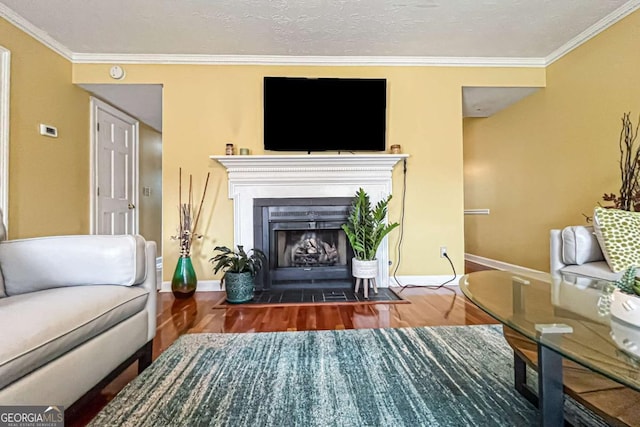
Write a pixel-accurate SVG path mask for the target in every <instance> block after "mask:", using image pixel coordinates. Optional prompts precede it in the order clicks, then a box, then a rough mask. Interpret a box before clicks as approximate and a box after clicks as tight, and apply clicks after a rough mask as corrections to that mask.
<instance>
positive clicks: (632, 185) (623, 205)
mask: <svg viewBox="0 0 640 427" xmlns="http://www.w3.org/2000/svg"><path fill="white" fill-rule="evenodd" d="M629 115H630V113H624V114H623V115H622V130H621V131H620V141H619V147H620V178H621V185H620V194H619V195H616V194H613V193H610V194H604V195H603V196H602V199H603V200H605V201H607V202H613V204H614V206H612V207H614V208H616V209H622V210H625V211H640V182H639V178H640V150H639V149H638V147H636V146H635V142H636V138H637V137H638V126H640V119H639V120H638V125H636V127H635V129H634V128H633V123H631V119H630V118H629Z"/></svg>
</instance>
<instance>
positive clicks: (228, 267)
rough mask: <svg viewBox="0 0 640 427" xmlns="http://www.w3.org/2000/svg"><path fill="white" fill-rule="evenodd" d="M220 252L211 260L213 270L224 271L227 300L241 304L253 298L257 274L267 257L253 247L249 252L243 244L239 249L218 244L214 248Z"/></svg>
mask: <svg viewBox="0 0 640 427" xmlns="http://www.w3.org/2000/svg"><path fill="white" fill-rule="evenodd" d="M213 251H214V252H218V254H217V255H216V256H214V257H213V258H211V259H210V260H209V262H211V263H212V264H213V271H214V273H217V272H218V271H220V270H222V271H224V277H223V282H224V287H225V289H226V291H227V302H230V303H233V304H239V303H243V302H247V301H251V300H252V299H253V292H254V290H255V281H254V279H255V277H256V274H258V272H259V271H260V270H261V269H262V265H263V264H264V263H265V262H266V261H267V257H266V256H265V255H264V252H262V251H261V250H259V249H251V250H249V251H248V252H246V251H245V250H244V247H243V246H242V245H238V247H237V250H235V251H234V250H232V249H229V248H228V247H226V246H216V247H215V249H214V250H213Z"/></svg>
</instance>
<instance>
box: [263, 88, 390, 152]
mask: <svg viewBox="0 0 640 427" xmlns="http://www.w3.org/2000/svg"><path fill="white" fill-rule="evenodd" d="M386 106H387V81H386V80H385V79H338V78H318V79H313V78H292V77H265V78H264V148H265V150H275V151H309V152H311V151H328V150H331V151H384V150H385V134H386Z"/></svg>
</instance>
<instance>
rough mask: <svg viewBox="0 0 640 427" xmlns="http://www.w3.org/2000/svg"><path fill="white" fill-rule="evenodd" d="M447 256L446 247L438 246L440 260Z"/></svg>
mask: <svg viewBox="0 0 640 427" xmlns="http://www.w3.org/2000/svg"><path fill="white" fill-rule="evenodd" d="M446 255H447V247H446V246H440V258H444V257H445V256H446Z"/></svg>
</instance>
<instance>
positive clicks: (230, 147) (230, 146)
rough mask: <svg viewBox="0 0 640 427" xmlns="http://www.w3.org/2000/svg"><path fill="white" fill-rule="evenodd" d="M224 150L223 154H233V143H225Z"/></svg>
mask: <svg viewBox="0 0 640 427" xmlns="http://www.w3.org/2000/svg"><path fill="white" fill-rule="evenodd" d="M224 152H225V154H226V155H227V156H233V154H234V151H233V144H231V143H228V144H227V145H226V147H225V151H224Z"/></svg>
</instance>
